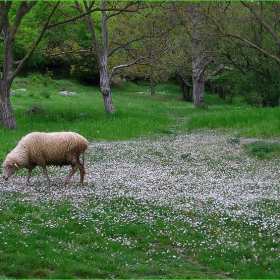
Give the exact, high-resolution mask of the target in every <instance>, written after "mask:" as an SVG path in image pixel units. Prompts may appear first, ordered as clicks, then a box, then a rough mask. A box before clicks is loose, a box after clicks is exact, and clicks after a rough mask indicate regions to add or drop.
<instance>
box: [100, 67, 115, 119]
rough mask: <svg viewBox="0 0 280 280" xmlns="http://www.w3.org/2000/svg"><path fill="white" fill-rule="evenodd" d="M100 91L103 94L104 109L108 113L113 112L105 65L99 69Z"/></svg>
mask: <svg viewBox="0 0 280 280" xmlns="http://www.w3.org/2000/svg"><path fill="white" fill-rule="evenodd" d="M99 74H100V91H101V93H102V96H103V100H104V106H105V110H106V112H107V113H109V114H114V113H115V108H114V103H113V98H112V93H111V87H110V79H109V76H108V73H107V67H105V69H101V71H100V73H99Z"/></svg>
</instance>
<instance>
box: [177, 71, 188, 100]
mask: <svg viewBox="0 0 280 280" xmlns="http://www.w3.org/2000/svg"><path fill="white" fill-rule="evenodd" d="M177 81H178V84H179V86H180V91H181V93H182V94H183V100H184V101H186V102H191V101H192V96H191V90H190V88H191V86H190V84H189V83H188V82H189V81H188V82H186V81H185V80H184V79H183V77H182V76H181V75H177ZM190 83H191V82H190Z"/></svg>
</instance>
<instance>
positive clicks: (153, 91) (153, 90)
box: [150, 77, 156, 95]
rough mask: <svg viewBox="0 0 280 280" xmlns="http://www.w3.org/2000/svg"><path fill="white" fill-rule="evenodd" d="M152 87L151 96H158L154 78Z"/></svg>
mask: <svg viewBox="0 0 280 280" xmlns="http://www.w3.org/2000/svg"><path fill="white" fill-rule="evenodd" d="M150 85H151V95H155V94H156V90H155V87H156V83H155V80H154V79H153V78H152V77H150Z"/></svg>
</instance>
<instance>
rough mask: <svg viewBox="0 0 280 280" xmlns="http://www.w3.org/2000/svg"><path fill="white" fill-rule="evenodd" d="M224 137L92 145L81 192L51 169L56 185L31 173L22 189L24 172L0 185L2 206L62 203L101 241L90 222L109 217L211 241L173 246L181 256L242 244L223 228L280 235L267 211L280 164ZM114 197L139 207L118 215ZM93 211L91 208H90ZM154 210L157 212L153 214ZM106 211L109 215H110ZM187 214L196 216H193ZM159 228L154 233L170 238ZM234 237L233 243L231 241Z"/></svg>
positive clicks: (279, 191)
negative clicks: (237, 225) (214, 224)
mask: <svg viewBox="0 0 280 280" xmlns="http://www.w3.org/2000/svg"><path fill="white" fill-rule="evenodd" d="M229 139H230V136H228V135H224V134H220V133H216V132H215V133H214V132H200V133H195V134H184V135H177V136H174V135H168V136H163V137H161V138H159V139H157V140H143V139H139V140H131V141H117V142H105V141H104V142H93V143H91V144H90V147H89V150H88V151H87V153H86V178H85V185H84V186H81V185H80V184H79V172H77V173H76V174H75V176H74V177H73V178H72V181H71V183H70V184H69V186H66V187H65V186H64V179H65V178H66V176H67V174H68V173H69V170H70V169H69V167H63V168H61V169H60V168H58V167H49V168H48V169H49V170H50V172H49V173H50V176H51V177H52V178H53V180H55V181H54V182H53V185H52V186H50V187H48V186H47V184H46V182H45V178H44V175H43V172H42V171H41V170H40V172H37V173H36V175H35V174H34V175H33V177H32V180H31V183H30V185H29V186H27V187H24V183H25V180H26V173H25V172H22V173H20V175H15V176H14V177H13V178H12V179H11V180H10V181H8V182H3V181H1V183H0V192H1V194H0V208H1V205H2V207H5V206H4V205H8V204H9V203H8V201H9V199H11V198H10V197H11V196H12V195H13V194H14V195H17V199H18V200H19V201H22V202H30V203H34V204H35V205H40V203H42V202H51V203H53V204H62V203H65V202H67V203H68V204H71V205H72V206H73V209H75V216H73V219H80V220H81V223H83V221H93V222H94V223H93V224H94V225H95V228H92V229H91V230H92V231H94V232H96V233H100V234H101V235H102V233H103V232H102V226H103V222H102V221H101V220H100V219H97V218H95V219H94V218H92V215H93V213H94V214H99V215H100V216H102V217H107V218H108V219H110V221H111V222H112V223H113V224H115V225H117V224H118V225H120V224H126V223H129V222H137V223H143V224H146V225H147V224H148V225H152V224H153V223H154V222H155V221H156V220H159V219H162V220H163V221H164V222H165V223H168V224H171V223H172V222H174V221H175V222H182V224H185V226H184V227H183V226H182V228H177V229H176V231H177V232H178V233H180V234H185V235H186V236H187V232H188V229H189V228H197V230H198V231H199V232H202V233H205V234H207V236H208V239H207V240H205V241H202V242H201V244H200V243H198V242H197V241H196V240H186V242H185V243H184V244H181V243H178V242H177V241H176V240H174V244H177V245H176V247H177V248H178V251H180V250H182V248H189V247H195V246H201V247H202V248H205V247H206V246H207V247H208V248H210V249H211V248H213V247H215V246H219V244H224V243H227V246H228V247H229V248H233V249H236V250H238V248H239V246H241V245H240V244H239V243H238V242H236V236H238V234H240V238H241V237H242V234H243V233H240V232H238V231H235V232H230V231H229V230H227V227H226V224H227V223H232V222H238V221H240V220H242V223H243V224H246V225H248V226H257V227H258V228H259V234H260V235H261V234H262V231H266V232H270V234H271V236H273V235H274V234H275V235H277V234H278V236H279V233H280V214H279V211H278V212H277V211H276V212H275V211H272V210H271V211H270V210H269V209H275V207H276V208H277V209H278V210H279V199H280V176H279V161H277V160H270V161H261V160H259V159H257V158H252V157H249V156H247V155H246V154H245V153H244V150H243V148H242V144H244V143H248V142H250V141H253V139H241V140H240V141H241V143H240V144H234V143H230V141H229ZM37 169H39V168H38V167H37ZM117 199H119V201H121V200H125V199H128V200H130V201H135V203H136V204H137V207H135V208H133V207H128V206H126V205H125V203H124V205H121V204H120V203H119V204H118V207H119V208H118V209H115V210H116V212H117V215H116V213H115V212H114V207H112V208H110V207H108V205H110V203H112V204H113V203H114V201H115V200H117ZM90 205H93V206H92V207H88V206H90ZM139 205H140V206H142V208H141V207H139ZM147 205H149V207H148V206H147ZM151 206H155V210H152V208H151ZM160 207H164V208H165V209H169V211H170V215H162V216H161V213H160V212H159V211H158V210H156V209H158V208H160ZM104 208H107V212H105V211H104ZM88 209H90V210H88ZM108 209H111V210H110V211H111V212H109V213H108ZM147 209H150V210H147ZM0 210H1V209H0ZM149 211H150V212H149ZM186 213H196V216H197V217H196V218H194V217H193V216H189V215H188V214H186ZM203 216H205V217H207V219H209V224H208V225H207V226H206V225H205V220H203V219H200V218H199V217H203ZM211 217H215V219H216V220H218V221H219V225H220V231H218V232H216V233H215V232H211ZM113 224H112V228H113V229H112V231H113V230H114V226H113ZM41 225H42V227H48V228H52V227H57V226H60V224H59V221H51V219H50V220H47V221H42V224H41ZM151 230H152V229H151ZM162 230H163V232H162V233H158V234H159V235H161V234H165V235H169V236H172V235H174V233H173V234H172V233H170V234H169V233H168V232H164V229H162ZM166 230H168V229H167V228H166ZM0 231H1V228H0ZM22 232H23V233H24V232H29V230H28V229H23V230H22ZM233 235H235V241H232V240H231V237H232V236H233ZM170 238H171V239H172V237H170ZM108 241H110V242H117V243H120V244H122V245H123V246H137V240H132V239H131V238H128V237H126V236H119V235H117V233H116V234H115V235H114V236H113V237H109V238H108ZM254 242H255V241H254V240H252V241H250V246H254ZM277 242H279V240H277ZM151 250H152V249H151ZM270 250H271V251H275V250H278V249H277V248H274V247H273V248H271V249H270ZM173 253H174V252H173ZM278 255H279V254H278ZM172 256H173V255H172ZM174 258H178V256H174Z"/></svg>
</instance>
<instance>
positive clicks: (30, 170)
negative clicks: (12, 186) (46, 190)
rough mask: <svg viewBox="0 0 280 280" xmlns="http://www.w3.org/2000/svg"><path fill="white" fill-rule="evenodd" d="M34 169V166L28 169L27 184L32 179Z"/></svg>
mask: <svg viewBox="0 0 280 280" xmlns="http://www.w3.org/2000/svg"><path fill="white" fill-rule="evenodd" d="M33 169H34V167H30V168H29V169H28V174H27V180H26V183H25V185H26V186H27V185H28V184H29V180H30V177H31V173H32V170H33Z"/></svg>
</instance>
